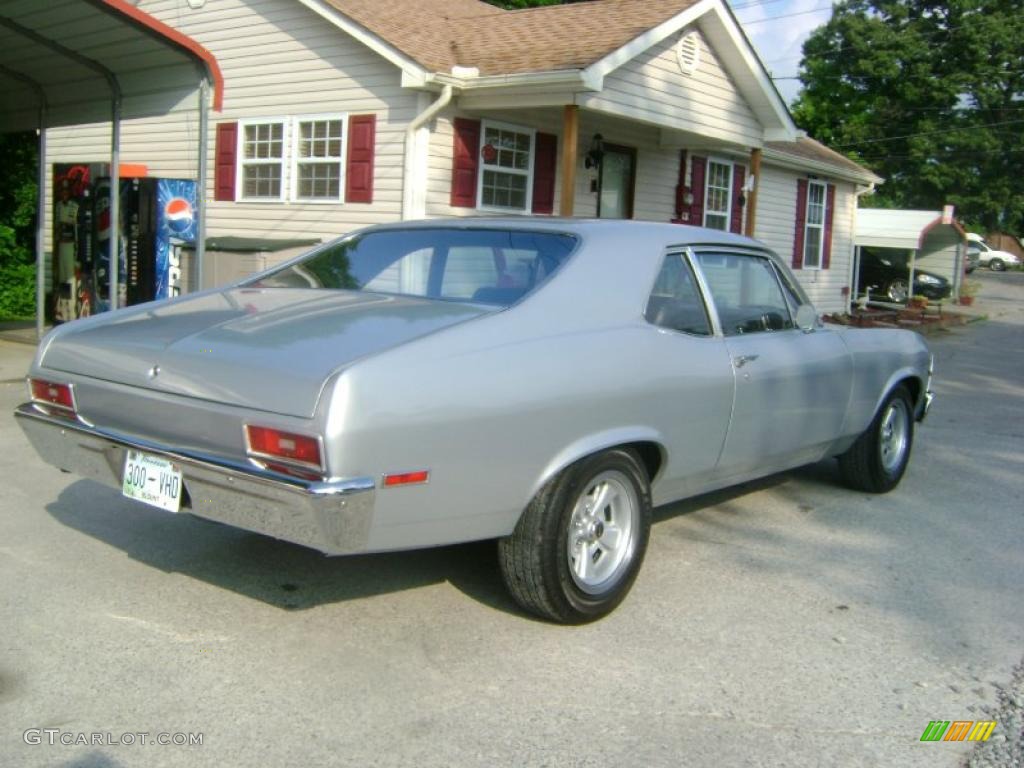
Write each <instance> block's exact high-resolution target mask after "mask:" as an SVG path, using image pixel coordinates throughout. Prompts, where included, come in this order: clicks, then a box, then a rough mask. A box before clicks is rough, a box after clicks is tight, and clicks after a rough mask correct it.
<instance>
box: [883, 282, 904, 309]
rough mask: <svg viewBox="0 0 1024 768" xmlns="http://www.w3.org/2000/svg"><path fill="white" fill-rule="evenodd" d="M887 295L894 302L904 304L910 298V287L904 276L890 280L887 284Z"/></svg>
mask: <svg viewBox="0 0 1024 768" xmlns="http://www.w3.org/2000/svg"><path fill="white" fill-rule="evenodd" d="M885 296H886V298H887V299H889V301H891V302H893V303H894V304H902V303H903V302H904V301H906V300H907V299H909V298H910V289H909V287H908V286H907V281H906V280H903V279H902V278H896V279H895V280H890V281H889V284H888V285H887V286H885Z"/></svg>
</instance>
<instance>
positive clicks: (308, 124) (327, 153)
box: [297, 120, 341, 159]
mask: <svg viewBox="0 0 1024 768" xmlns="http://www.w3.org/2000/svg"><path fill="white" fill-rule="evenodd" d="M298 144H299V145H298V149H297V152H298V156H299V158H300V159H305V158H312V157H322V158H332V159H333V158H341V120H309V121H303V122H301V123H299V142H298Z"/></svg>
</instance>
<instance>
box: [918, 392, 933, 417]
mask: <svg viewBox="0 0 1024 768" xmlns="http://www.w3.org/2000/svg"><path fill="white" fill-rule="evenodd" d="M934 399H935V393H934V392H932V391H931V390H930V389H929V390H928V391H927V392H925V393H924V402H923V403H922V405H921V412H920V413H919V414H917V420H918V421H924V417H925V416H927V415H928V411H930V410H931V408H932V401H933V400H934Z"/></svg>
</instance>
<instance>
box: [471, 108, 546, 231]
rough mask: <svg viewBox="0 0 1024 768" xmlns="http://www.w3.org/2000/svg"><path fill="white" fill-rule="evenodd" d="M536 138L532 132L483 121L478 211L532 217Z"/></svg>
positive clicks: (505, 124)
mask: <svg viewBox="0 0 1024 768" xmlns="http://www.w3.org/2000/svg"><path fill="white" fill-rule="evenodd" d="M535 134H536V131H534V130H533V129H532V128H523V127H522V126H517V125H509V124H507V123H497V122H492V121H489V120H484V121H483V124H482V129H481V132H480V137H481V140H480V168H479V171H478V174H479V175H478V176H477V193H476V194H477V203H476V205H477V208H480V209H482V210H493V211H504V212H511V213H529V211H530V202H531V201H530V190H531V189H532V188H533V156H534V136H535Z"/></svg>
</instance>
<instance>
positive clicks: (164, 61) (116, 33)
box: [0, 0, 224, 335]
mask: <svg viewBox="0 0 1024 768" xmlns="http://www.w3.org/2000/svg"><path fill="white" fill-rule="evenodd" d="M0 84H2V85H0V132H5V133H10V132H16V131H30V130H38V132H39V135H40V146H39V213H38V215H39V225H38V232H37V235H36V331H37V333H38V334H39V335H42V330H43V315H44V306H43V303H44V290H45V288H44V278H45V272H46V270H45V264H46V262H45V254H44V251H43V241H44V228H45V221H46V215H45V214H46V195H45V193H44V192H45V190H46V189H47V183H46V182H47V174H46V169H47V165H48V164H47V158H46V139H45V136H46V134H45V129H46V128H54V127H66V126H75V125H82V124H87V123H97V122H104V121H109V122H110V126H111V130H110V156H109V162H110V167H111V169H117V168H119V166H120V130H121V120H122V119H129V118H138V117H154V116H158V115H165V114H167V113H169V112H171V111H174V110H176V109H180V108H181V107H182V105H183V104H184V103H186V102H187V103H189V104H194V108H195V109H197V110H198V112H199V115H200V123H201V125H202V126H203V127H202V128H201V129H200V130H199V136H198V143H199V148H198V152H197V156H198V158H199V162H198V167H197V169H196V178H197V179H198V180H200V186H199V189H200V190H202V189H203V186H202V182H201V180H202V179H205V178H206V175H207V174H206V159H207V148H206V135H207V131H206V129H205V123H206V115H207V110H208V109H209V107H210V106H212V107H213V109H215V110H218V111H219V110H220V108H221V104H222V102H223V98H224V80H223V77H222V76H221V72H220V68H219V66H218V65H217V61H216V59H215V58H214V57H213V55H212V54H211V53H210V52H209V51H207V50H206V49H205V48H203V47H202V46H201V45H199V44H198V43H196V42H195V41H194V40H192V39H191V38H189V37H187V36H185V35H183V34H181V33H180V32H178V31H177V30H175V29H173V28H171V27H169V26H167V25H166V24H163V23H162V22H160V21H158V20H157V19H155V18H153V17H152V16H150V15H149V14H147V13H144V12H143V11H140V10H139V9H137V8H136V7H135V6H134V5H132V4H131V3H129V2H127V0H46V2H40V1H39V0H0ZM197 197H198V198H199V200H198V211H196V215H197V216H198V222H197V223H198V237H197V241H198V242H197V243H196V249H197V252H196V259H197V261H198V262H199V263H200V264H201V260H202V254H203V247H204V239H205V226H204V222H205V211H204V207H205V206H204V200H203V198H204V195H203V194H199V195H198V196H197ZM118 198H119V196H118V195H112V196H111V211H110V213H111V219H112V220H113V221H118V210H117V207H118ZM112 238H113V242H112V244H111V252H112V253H117V252H118V250H117V247H118V246H117V227H113V228H112ZM117 264H118V260H117V259H116V258H113V259H111V276H110V278H111V291H110V296H111V301H112V302H115V303H114V304H113V306H116V301H117V295H118V291H117V284H118V275H117ZM200 273H201V270H200Z"/></svg>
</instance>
